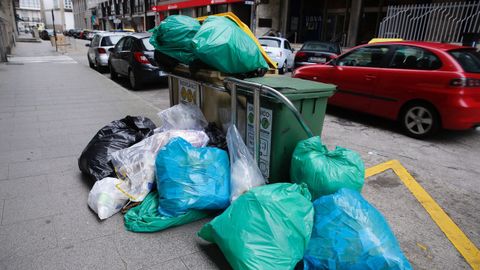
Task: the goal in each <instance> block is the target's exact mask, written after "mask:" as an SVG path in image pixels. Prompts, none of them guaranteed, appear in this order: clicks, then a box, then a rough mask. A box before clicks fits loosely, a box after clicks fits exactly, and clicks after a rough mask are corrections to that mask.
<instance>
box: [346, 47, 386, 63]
mask: <svg viewBox="0 0 480 270" xmlns="http://www.w3.org/2000/svg"><path fill="white" fill-rule="evenodd" d="M388 50H389V46H374V47H362V48H359V49H356V50H354V51H352V52H351V53H349V54H347V55H346V56H344V57H342V58H340V59H339V60H338V61H337V65H339V66H355V67H381V66H382V65H383V61H384V60H385V56H386V55H387V53H388Z"/></svg>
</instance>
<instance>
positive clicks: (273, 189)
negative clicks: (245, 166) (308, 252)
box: [198, 183, 313, 270]
mask: <svg viewBox="0 0 480 270" xmlns="http://www.w3.org/2000/svg"><path fill="white" fill-rule="evenodd" d="M310 199H311V197H310V192H309V191H308V189H307V187H306V186H305V185H297V184H290V183H278V184H271V185H265V186H260V187H256V188H253V189H252V190H250V191H248V192H246V193H245V194H243V195H242V196H240V197H239V198H238V199H237V200H235V201H233V202H232V204H231V205H230V207H228V208H227V210H225V211H224V212H223V213H222V214H221V215H220V216H218V217H216V218H215V219H213V220H212V221H211V222H210V223H208V224H205V225H204V226H203V228H202V229H201V230H200V232H199V233H198V235H199V236H200V237H201V238H203V239H205V240H207V241H209V242H213V243H216V244H217V245H218V246H219V247H220V249H221V250H222V252H223V254H224V255H225V257H226V258H227V260H228V262H229V263H230V265H231V266H232V267H233V269H237V270H238V269H262V270H269V269H272V270H273V269H275V270H280V269H293V268H294V267H295V265H296V264H297V263H298V262H299V261H300V260H301V259H302V258H303V255H304V251H305V249H306V247H307V243H308V241H309V240H310V234H311V232H312V227H313V205H312V203H311V201H310Z"/></svg>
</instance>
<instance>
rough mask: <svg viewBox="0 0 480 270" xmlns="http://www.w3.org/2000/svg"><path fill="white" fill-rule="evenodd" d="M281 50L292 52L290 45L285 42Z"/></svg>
mask: <svg viewBox="0 0 480 270" xmlns="http://www.w3.org/2000/svg"><path fill="white" fill-rule="evenodd" d="M283 48H284V49H286V50H289V51H291V50H292V47H290V43H289V42H288V41H286V40H285V41H284V42H283Z"/></svg>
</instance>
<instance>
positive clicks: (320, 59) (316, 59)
mask: <svg viewBox="0 0 480 270" xmlns="http://www.w3.org/2000/svg"><path fill="white" fill-rule="evenodd" d="M308 61H309V62H314V63H325V62H326V61H327V58H325V57H310V58H308Z"/></svg>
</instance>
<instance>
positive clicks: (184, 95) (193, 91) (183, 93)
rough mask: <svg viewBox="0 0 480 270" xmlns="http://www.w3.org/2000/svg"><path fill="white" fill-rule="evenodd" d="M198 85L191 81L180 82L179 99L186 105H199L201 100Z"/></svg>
mask: <svg viewBox="0 0 480 270" xmlns="http://www.w3.org/2000/svg"><path fill="white" fill-rule="evenodd" d="M198 86H199V85H198V83H196V82H194V81H190V80H182V79H179V80H178V99H179V101H183V102H184V103H192V104H197V101H198V100H199V99H200V98H199V93H200V91H199V89H198V88H199V87H198Z"/></svg>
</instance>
